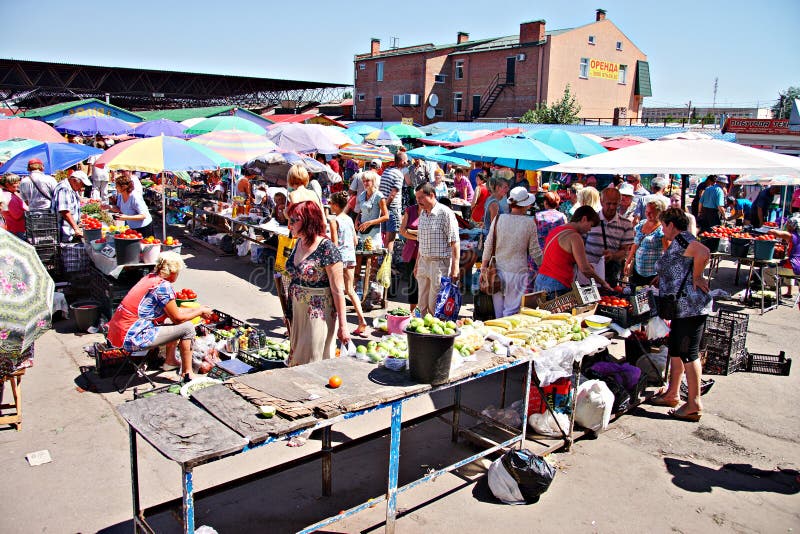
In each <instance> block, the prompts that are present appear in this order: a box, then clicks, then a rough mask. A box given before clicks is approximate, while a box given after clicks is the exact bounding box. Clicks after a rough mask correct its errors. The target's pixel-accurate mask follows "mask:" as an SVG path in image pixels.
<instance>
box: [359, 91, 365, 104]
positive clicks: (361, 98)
mask: <svg viewBox="0 0 800 534" xmlns="http://www.w3.org/2000/svg"><path fill="white" fill-rule="evenodd" d="M365 98H366V96H365V95H364V93H358V101H359V102H363V101H364V99H365Z"/></svg>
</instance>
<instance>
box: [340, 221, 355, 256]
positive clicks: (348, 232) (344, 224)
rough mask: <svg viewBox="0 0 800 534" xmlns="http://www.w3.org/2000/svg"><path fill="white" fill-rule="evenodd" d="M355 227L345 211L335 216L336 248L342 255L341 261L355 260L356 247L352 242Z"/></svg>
mask: <svg viewBox="0 0 800 534" xmlns="http://www.w3.org/2000/svg"><path fill="white" fill-rule="evenodd" d="M355 235H356V227H355V226H354V225H353V219H351V218H350V216H349V215H347V214H346V213H340V214H339V215H337V216H336V241H337V242H338V243H339V244H338V245H336V248H338V249H339V254H341V256H342V261H343V262H353V261H356V247H355V244H354V240H355Z"/></svg>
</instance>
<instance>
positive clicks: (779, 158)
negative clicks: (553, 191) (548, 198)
mask: <svg viewBox="0 0 800 534" xmlns="http://www.w3.org/2000/svg"><path fill="white" fill-rule="evenodd" d="M540 170H543V171H551V172H569V173H582V174H622V173H635V174H659V173H665V174H737V175H743V174H758V175H769V176H776V175H781V174H786V175H789V176H800V158H797V157H794V156H787V155H785V154H777V153H775V152H769V151H767V150H759V149H757V148H752V147H748V146H743V145H738V144H736V143H729V142H727V141H718V140H716V139H669V140H657V141H652V142H650V143H642V144H639V145H636V146H631V147H628V148H622V149H619V150H614V151H613V152H606V153H603V154H597V155H596V156H589V157H587V158H582V159H577V160H575V161H569V162H566V163H560V164H558V165H551V166H550V167H545V168H544V169H540Z"/></svg>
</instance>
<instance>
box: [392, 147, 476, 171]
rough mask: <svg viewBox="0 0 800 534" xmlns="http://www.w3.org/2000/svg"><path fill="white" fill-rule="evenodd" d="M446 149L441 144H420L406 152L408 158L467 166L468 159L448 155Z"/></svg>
mask: <svg viewBox="0 0 800 534" xmlns="http://www.w3.org/2000/svg"><path fill="white" fill-rule="evenodd" d="M447 152H448V150H447V149H446V148H444V147H442V146H422V147H419V148H415V149H413V150H409V151H408V152H406V154H407V155H408V157H409V158H416V159H425V160H430V161H435V162H437V163H449V164H451V165H457V166H459V167H469V161H467V160H465V159H464V158H457V157H455V156H448V155H446V153H447Z"/></svg>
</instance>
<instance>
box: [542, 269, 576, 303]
mask: <svg viewBox="0 0 800 534" xmlns="http://www.w3.org/2000/svg"><path fill="white" fill-rule="evenodd" d="M533 289H534V291H545V292H546V293H547V300H553V299H554V298H556V297H558V296H559V295H563V294H564V293H568V292H569V291H571V290H572V288H570V287H567V286H565V285H564V284H562V283H561V282H559V281H558V280H556V279H555V278H551V277H550V276H547V275H546V274H542V273H539V274H538V275H536V282H535V283H534V285H533Z"/></svg>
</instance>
